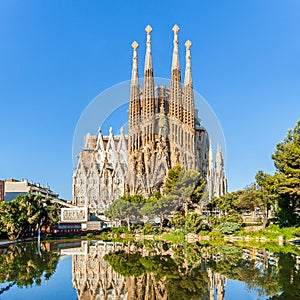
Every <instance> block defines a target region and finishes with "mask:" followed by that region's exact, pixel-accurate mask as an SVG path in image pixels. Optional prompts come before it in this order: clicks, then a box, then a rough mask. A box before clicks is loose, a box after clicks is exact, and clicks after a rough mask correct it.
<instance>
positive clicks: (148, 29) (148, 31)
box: [145, 25, 152, 35]
mask: <svg viewBox="0 0 300 300" xmlns="http://www.w3.org/2000/svg"><path fill="white" fill-rule="evenodd" d="M145 30H146V32H147V34H148V35H149V34H150V33H151V31H152V27H151V26H150V25H147V26H146V28H145Z"/></svg>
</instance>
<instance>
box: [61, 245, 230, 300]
mask: <svg viewBox="0 0 300 300" xmlns="http://www.w3.org/2000/svg"><path fill="white" fill-rule="evenodd" d="M124 250H125V252H128V253H135V251H139V253H140V254H141V255H142V256H143V257H149V256H152V255H157V254H158V252H159V255H162V256H167V257H172V256H173V255H174V251H173V250H172V248H170V249H168V250H163V249H162V248H161V249H160V250H158V249H156V250H153V249H152V250H147V249H146V247H143V248H142V249H141V248H140V249H137V248H136V246H134V245H130V244H129V245H127V244H120V243H111V242H103V241H96V242H89V241H82V243H81V247H78V248H71V249H64V250H62V253H63V254H68V255H69V254H71V255H72V282H73V286H74V288H75V289H76V291H77V295H78V299H80V300H92V299H93V300H100V299H101V300H125V299H126V300H145V299H148V300H156V299H157V300H167V299H170V298H169V297H168V291H167V289H166V283H165V281H164V278H160V280H157V278H156V277H155V275H154V274H151V273H150V274H142V275H141V276H137V277H134V276H128V277H124V276H122V275H120V274H118V273H117V272H116V271H114V269H113V267H112V266H110V264H109V263H108V262H106V261H105V259H104V256H105V254H108V253H113V252H117V251H124ZM200 267H201V269H202V270H201V271H202V272H203V273H206V274H207V275H206V276H207V279H208V280H207V282H204V284H205V286H206V289H205V292H204V294H203V291H199V299H205V300H213V299H217V300H222V299H224V291H225V290H224V287H225V283H226V278H225V276H223V275H221V274H218V273H214V272H213V271H212V270H211V268H209V267H208V266H207V265H206V264H205V261H203V262H201V263H200ZM129 271H130V270H129ZM200 292H201V293H200ZM172 299H173V298H172ZM186 299H188V298H186Z"/></svg>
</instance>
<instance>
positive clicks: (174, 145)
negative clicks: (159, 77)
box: [168, 25, 184, 166]
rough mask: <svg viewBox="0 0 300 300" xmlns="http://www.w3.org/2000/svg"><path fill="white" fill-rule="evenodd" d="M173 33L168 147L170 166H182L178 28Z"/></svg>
mask: <svg viewBox="0 0 300 300" xmlns="http://www.w3.org/2000/svg"><path fill="white" fill-rule="evenodd" d="M172 30H173V32H174V39H173V56H172V68H171V82H170V95H169V114H168V117H169V119H170V147H171V165H172V166H174V165H176V164H182V165H184V162H183V155H182V151H181V150H182V149H181V148H182V145H183V133H182V87H181V74H180V64H179V53H178V31H179V27H178V26H177V25H174V27H173V28H172Z"/></svg>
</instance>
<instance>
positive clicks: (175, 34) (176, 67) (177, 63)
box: [172, 24, 180, 71]
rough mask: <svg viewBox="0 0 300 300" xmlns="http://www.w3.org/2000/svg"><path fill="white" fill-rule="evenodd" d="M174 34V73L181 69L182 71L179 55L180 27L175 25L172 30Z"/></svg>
mask: <svg viewBox="0 0 300 300" xmlns="http://www.w3.org/2000/svg"><path fill="white" fill-rule="evenodd" d="M172 30H173V32H174V39H173V45H174V48H173V58H172V71H173V70H176V69H179V70H180V65H179V55H178V31H179V26H178V25H176V24H175V25H174V26H173V28H172Z"/></svg>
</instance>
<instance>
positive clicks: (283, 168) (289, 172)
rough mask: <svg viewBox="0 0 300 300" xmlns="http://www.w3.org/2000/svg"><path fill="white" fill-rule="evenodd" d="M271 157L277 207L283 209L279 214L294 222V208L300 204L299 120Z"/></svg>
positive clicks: (295, 219)
mask: <svg viewBox="0 0 300 300" xmlns="http://www.w3.org/2000/svg"><path fill="white" fill-rule="evenodd" d="M272 159H273V161H274V165H275V167H276V169H277V171H276V173H275V175H274V177H275V178H274V185H275V189H276V191H277V193H278V195H279V196H280V199H279V203H278V204H279V209H280V210H284V212H283V213H282V214H280V210H279V216H281V217H282V218H285V219H286V220H284V221H286V222H287V223H288V224H295V222H296V221H297V218H296V215H295V210H296V208H297V207H299V206H300V120H299V121H298V122H297V124H296V126H295V127H294V128H293V129H290V130H289V132H288V134H287V136H286V138H285V139H284V141H283V142H280V143H278V144H277V145H276V149H275V152H274V154H273V155H272ZM287 212H288V213H287Z"/></svg>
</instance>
